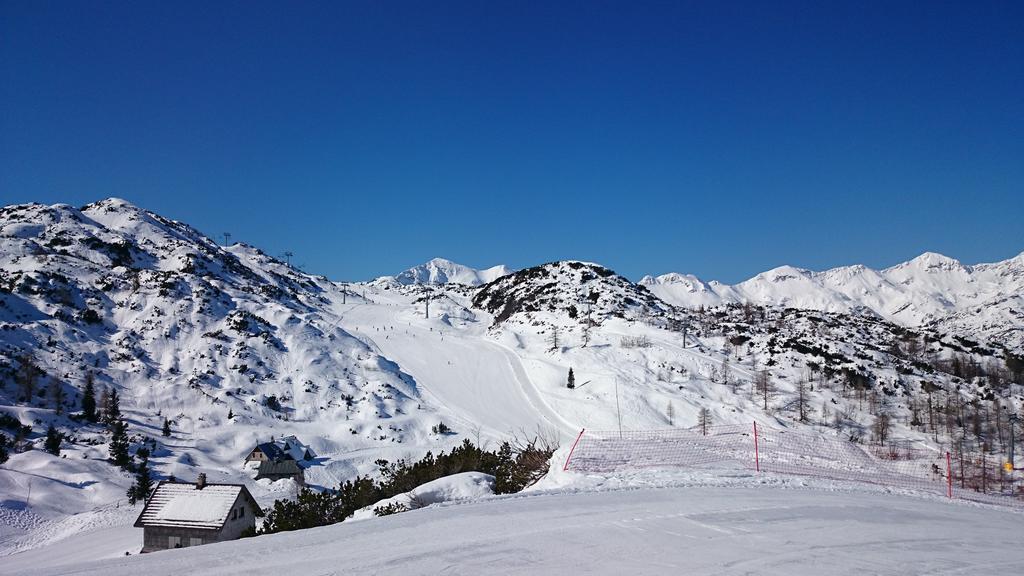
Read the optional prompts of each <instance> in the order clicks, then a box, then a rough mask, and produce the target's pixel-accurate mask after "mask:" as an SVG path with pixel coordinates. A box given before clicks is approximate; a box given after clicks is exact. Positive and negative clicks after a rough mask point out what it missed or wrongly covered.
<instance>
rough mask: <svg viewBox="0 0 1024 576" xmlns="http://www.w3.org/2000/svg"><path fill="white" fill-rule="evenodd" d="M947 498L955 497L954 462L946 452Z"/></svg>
mask: <svg viewBox="0 0 1024 576" xmlns="http://www.w3.org/2000/svg"><path fill="white" fill-rule="evenodd" d="M946 497H947V498H952V497H953V460H952V458H951V457H950V455H949V452H946Z"/></svg>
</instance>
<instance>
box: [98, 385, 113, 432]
mask: <svg viewBox="0 0 1024 576" xmlns="http://www.w3.org/2000/svg"><path fill="white" fill-rule="evenodd" d="M109 406H110V389H109V388H104V389H103V391H102V392H100V403H99V409H98V410H97V411H96V420H97V421H98V422H103V423H104V424H107V408H108V407H109Z"/></svg>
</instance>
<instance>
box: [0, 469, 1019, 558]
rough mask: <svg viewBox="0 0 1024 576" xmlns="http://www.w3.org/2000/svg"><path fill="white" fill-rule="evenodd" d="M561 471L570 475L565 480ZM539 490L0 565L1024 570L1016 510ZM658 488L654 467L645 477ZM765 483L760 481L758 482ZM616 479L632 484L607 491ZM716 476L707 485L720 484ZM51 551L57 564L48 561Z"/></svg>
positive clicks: (843, 498)
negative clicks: (145, 548)
mask: <svg viewBox="0 0 1024 576" xmlns="http://www.w3.org/2000/svg"><path fill="white" fill-rule="evenodd" d="M563 480H565V479H563ZM578 480H579V485H580V486H587V489H586V490H585V491H566V490H564V489H563V490H559V491H537V492H533V493H528V494H525V495H517V496H511V497H491V498H486V499H484V500H479V501H474V502H469V503H458V504H442V505H435V506H430V507H427V508H422V509H419V510H413V511H411V512H406V513H402V514H398V515H393V516H387V517H383V518H373V519H369V520H366V521H361V522H351V521H350V522H345V523H342V524H336V525H333V526H327V527H323V528H316V529H312V530H303V531H297V532H291V533H284V534H276V535H271V536H264V537H259V538H252V539H246V540H241V541H235V542H227V543H223V544H210V545H206V546H200V547H196V548H186V549H181V550H171V551H165V552H156V553H153V554H147V555H143V556H130V557H120V558H116V559H111V560H105V561H99V562H90V563H77V564H72V565H68V564H65V565H62V566H61V565H55V566H44V565H41V563H42V562H45V561H46V559H44V558H39V557H35V558H32V561H33V562H32V563H27V562H24V561H23V560H24V558H21V557H19V556H21V555H15V556H12V557H9V558H6V559H5V564H4V566H3V567H2V569H0V570H2V571H3V572H4V573H5V574H76V575H86V574H95V575H103V576H121V575H123V576H136V575H138V574H145V575H146V576H160V575H168V576H170V575H175V576H177V575H182V574H204V575H211V576H216V575H228V574H231V575H237V574H246V575H247V576H261V575H267V576H278V575H280V574H318V575H326V574H339V575H340V574H481V573H482V574H785V575H787V576H799V575H803V574H815V575H816V574H857V575H864V574H901V575H902V574H1021V573H1024V548H1022V547H1021V540H1020V530H1021V526H1022V525H1024V524H1022V522H1024V515H1022V514H1020V513H1019V512H1015V511H1012V510H1009V509H999V508H991V507H982V506H977V505H968V504H963V503H957V502H946V501H941V500H937V499H928V498H922V497H917V496H909V495H897V494H886V493H883V492H877V491H870V490H860V489H851V488H849V487H846V488H841V487H836V486H832V487H827V486H817V487H814V488H807V487H803V486H800V483H799V482H796V483H793V482H792V481H789V480H779V479H774V480H773V479H770V478H762V479H758V478H755V477H750V476H748V477H744V476H739V477H734V478H732V479H731V480H730V479H729V478H724V477H723V478H719V479H718V482H705V483H703V484H701V483H695V484H692V485H675V486H665V487H639V486H641V485H642V484H643V483H644V482H645V480H643V479H638V478H629V479H621V478H620V479H615V480H614V481H613V480H612V479H607V478H603V479H595V478H579V479H578ZM660 481H662V479H659V478H658V476H657V474H655V475H653V476H649V477H648V478H647V479H646V482H649V483H654V484H657V483H658V482H660ZM758 482H764V483H763V484H757V483H758ZM616 483H625V484H627V485H631V486H632V487H631V488H628V489H613V490H608V489H606V488H608V487H609V486H613V485H615V484H616ZM716 483H717V484H718V485H714V484H716ZM58 560H59V559H58Z"/></svg>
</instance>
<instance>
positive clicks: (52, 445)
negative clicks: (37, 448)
mask: <svg viewBox="0 0 1024 576" xmlns="http://www.w3.org/2000/svg"><path fill="white" fill-rule="evenodd" d="M61 440H62V437H61V433H60V432H57V429H56V428H54V427H53V424H50V427H49V428H47V429H46V441H45V442H44V443H43V448H44V449H45V450H46V451H47V452H49V453H50V454H53V455H54V456H60V441H61Z"/></svg>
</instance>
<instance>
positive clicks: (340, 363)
mask: <svg viewBox="0 0 1024 576" xmlns="http://www.w3.org/2000/svg"><path fill="white" fill-rule="evenodd" d="M918 260H920V262H919V261H918ZM918 260H915V261H914V262H915V264H913V265H907V266H904V267H902V268H901V267H895V268H893V269H890V270H887V271H884V272H883V273H875V275H876V276H877V278H875V276H872V275H871V274H870V273H869V271H867V270H866V269H865V270H860V271H858V270H856V269H854V268H850V269H837V270H846V272H847V274H846V275H845V276H844V274H841V273H839V272H837V271H835V270H833V271H829V272H827V273H821V274H814V273H809V272H806V271H800V270H794V269H786V270H778V271H775V272H774V273H773V274H774V275H770V276H765V275H762V276H765V277H764V278H761V277H759V278H760V279H759V280H758V281H757V283H758V285H761V284H764V287H763V288H758V289H757V290H755V289H754V288H753V287H751V288H750V291H749V294H755V293H756V294H760V296H758V298H759V299H760V300H756V301H754V300H751V299H748V298H747V296H746V295H747V292H744V291H740V290H739V289H736V290H735V291H734V292H735V293H733V292H729V290H733V288H728V289H727V287H722V286H720V285H715V284H713V283H709V284H703V283H701V282H700V281H699V280H697V279H696V278H693V277H684V276H680V275H675V276H672V278H671V282H670V281H669V280H670V279H668V278H666V279H664V281H663V282H657V281H654V280H651V279H648V280H646V281H645V282H642V283H633V282H631V281H629V280H628V279H626V278H624V277H622V276H620V275H618V274H616V273H615V272H614V271H612V270H609V269H607V268H605V267H603V266H601V265H599V264H593V263H586V262H577V261H563V262H552V263H548V264H544V265H540V266H534V267H531V268H527V269H524V270H520V271H517V272H510V271H509V270H507V269H504V268H502V267H496V268H493V269H489V270H485V271H475V270H472V269H468V268H465V267H461V266H459V265H455V264H453V263H450V262H447V261H440V260H435V261H432V262H431V263H428V264H426V265H424V266H421V267H417V268H414V269H411V270H410V271H408V272H407V273H403V274H401V275H399V276H398V277H383V278H379V279H376V280H373V281H370V282H365V283H351V284H343V283H336V282H332V281H330V280H328V279H326V278H323V277H318V276H312V275H308V274H304V273H302V272H299V271H297V270H295V269H293V268H291V267H290V266H288V265H287V264H285V263H283V262H281V261H279V260H277V259H275V258H273V257H271V256H268V255H267V254H264V253H263V252H261V251H259V250H258V249H256V248H254V247H252V246H247V245H243V244H234V245H232V246H228V247H224V246H220V245H218V244H217V243H216V242H214V241H213V240H211V239H210V238H208V237H206V236H204V235H203V234H201V233H200V232H198V231H196V230H194V229H192V228H190V227H189V226H187V225H185V224H182V223H179V222H173V221H170V220H167V219H165V218H162V217H160V216H159V215H157V214H154V213H152V212H148V211H146V210H143V209H140V208H137V207H135V206H132V205H131V204H129V203H127V202H125V201H122V200H116V199H109V200H104V201H101V202H97V203H95V204H91V205H88V206H85V207H83V208H82V209H80V210H79V209H75V208H72V207H70V206H65V205H56V206H41V205H36V204H32V205H19V206H8V207H5V208H3V209H2V210H0V417H3V416H6V419H3V420H0V433H2V434H4V435H5V436H6V437H9V438H12V439H14V440H15V446H14V447H13V448H12V449H11V451H10V452H11V453H10V459H9V460H8V461H7V462H6V463H3V464H2V465H0V494H2V495H3V496H2V500H0V555H7V554H12V553H17V555H18V556H21V555H23V554H34V555H37V556H35V557H38V555H46V551H47V550H51V549H55V547H57V546H64V545H65V544H61V543H66V544H67V546H68V548H65V550H72V549H73V550H76V551H77V552H74V554H77V556H74V554H72V555H73V556H74V557H75V558H77V559H79V560H82V559H98V558H106V557H113V556H118V555H123V553H124V552H125V551H126V550H127V551H132V552H134V551H136V550H138V549H139V547H140V546H141V535H140V533H139V531H138V530H133V529H130V528H128V526H129V525H130V523H131V521H132V520H133V519H134V514H136V513H137V511H138V508H135V507H131V506H127V505H126V503H125V491H126V490H127V488H128V486H129V485H130V484H131V482H132V477H131V475H130V474H128V473H127V472H124V471H122V470H121V469H120V468H117V467H115V466H113V465H111V464H110V463H109V462H108V461H107V457H108V452H109V449H110V448H111V443H112V442H111V431H110V429H109V428H108V426H104V425H103V424H100V423H90V422H88V421H86V420H83V419H82V418H81V417H80V416H79V415H78V414H79V413H80V412H81V405H82V398H83V390H84V387H85V383H86V382H88V381H90V380H92V381H94V382H95V384H96V386H97V387H98V388H99V389H100V390H105V389H110V390H116V391H117V393H118V395H119V396H120V398H121V411H122V412H123V413H124V415H125V417H126V420H127V424H128V432H129V435H130V445H131V451H132V452H135V451H137V450H138V449H139V448H140V447H142V446H143V445H149V446H153V447H154V448H153V454H152V456H151V457H150V465H151V467H152V468H153V470H154V473H155V475H156V477H157V478H166V477H169V476H171V475H174V476H176V477H178V478H181V479H184V480H192V479H194V478H195V476H196V475H197V474H198V473H199V472H205V473H206V474H208V476H209V477H210V481H211V482H225V481H228V482H242V483H245V484H246V485H247V486H248V487H249V489H250V491H252V493H253V495H254V496H255V497H256V498H257V499H258V500H259V501H260V503H261V504H262V505H264V506H266V505H268V504H270V503H271V502H272V501H273V500H274V499H277V498H288V497H292V496H294V494H295V490H296V489H297V487H296V486H295V485H294V484H293V483H292V482H291V481H290V480H282V481H278V482H270V481H269V480H265V479H264V480H259V481H255V480H253V479H252V472H251V471H249V470H246V469H245V467H244V466H243V465H242V460H243V458H244V457H245V456H246V454H247V453H248V451H249V450H250V449H251V448H252V447H253V446H254V445H255V443H256V442H257V441H266V440H269V439H270V437H271V436H283V435H296V436H298V437H299V438H300V439H301V440H303V441H305V442H307V443H308V444H310V445H311V447H312V448H313V449H314V450H315V451H316V453H317V454H318V455H319V457H318V458H317V460H316V461H315V462H314V463H313V465H312V466H310V467H309V468H308V469H307V471H306V481H307V482H308V483H309V484H310V485H311V486H312V487H313V488H314V489H322V488H332V487H335V486H337V485H338V484H339V483H340V482H342V481H345V480H350V479H353V478H354V477H355V476H356V475H359V474H369V475H375V474H377V473H378V472H379V466H378V465H377V464H376V463H375V461H376V460H377V459H380V458H384V459H388V460H390V461H392V462H393V461H395V460H397V459H407V460H413V459H418V458H420V457H422V456H423V455H424V454H425V453H426V452H427V451H428V450H433V451H434V453H435V454H436V453H437V451H438V450H442V449H447V448H450V447H452V446H454V445H456V444H459V443H461V442H463V441H464V440H467V439H468V440H470V441H472V442H473V443H475V444H479V445H483V446H485V447H490V448H494V447H496V446H497V444H498V443H499V442H501V441H503V440H507V439H510V438H520V439H522V438H532V437H535V436H540V437H542V438H545V439H548V440H550V441H551V442H552V443H553V444H556V445H561V446H563V447H564V446H565V445H566V444H568V443H570V442H571V440H572V439H573V438H575V436H576V434H578V432H579V430H580V429H581V428H584V427H585V428H588V429H595V430H610V429H616V428H618V427H622V428H625V429H630V430H648V429H655V428H668V427H692V426H695V425H697V424H698V422H700V421H701V420H702V419H710V420H711V421H712V422H714V423H716V424H743V425H748V424H749V423H750V422H751V421H752V420H754V419H757V420H759V421H762V422H768V423H771V425H773V426H776V427H782V428H796V429H800V430H803V431H806V432H808V433H813V434H820V435H828V436H831V437H838V438H842V439H844V440H849V441H854V442H861V443H875V444H877V445H880V446H882V445H885V446H888V445H899V446H904V445H906V446H911V445H912V446H914V447H918V448H922V449H929V450H949V449H953V450H956V451H959V452H960V453H963V454H964V455H965V460H967V461H968V463H969V465H973V464H971V463H972V462H973V460H970V459H971V458H974V457H977V459H978V461H979V462H987V463H994V462H998V461H1000V459H1002V458H1004V457H1005V454H1006V452H1007V450H1008V446H1009V443H1010V442H1009V440H1010V432H1009V431H1010V426H1009V424H1008V418H1009V416H1010V415H1011V414H1013V413H1020V412H1021V411H1022V409H1024V387H1022V386H1021V384H1022V383H1024V355H1022V352H1024V351H1022V349H1021V348H1020V340H1019V339H1015V338H1016V336H1014V334H1019V332H1013V330H1012V329H1010V331H1009V332H1008V331H1007V328H1006V327H1007V326H1011V327H1012V326H1013V325H1015V324H1019V323H1020V319H1021V316H1020V314H1019V312H1018V310H1019V306H1020V296H1019V292H1013V290H1014V287H1015V286H1020V283H1021V282H1022V280H1021V274H1020V273H1019V269H1020V268H1021V267H1020V262H1019V260H1020V259H1019V258H1018V259H1015V260H1013V261H1008V262H1006V263H1001V264H994V265H982V266H975V267H971V268H967V267H963V266H960V265H958V264H956V265H954V264H952V263H950V262H948V261H947V260H945V259H941V258H937V257H935V258H932V257H929V258H926V259H924V260H922V259H918ZM822 275H830V278H831V279H829V280H828V282H827V284H828V285H829V286H832V287H833V288H829V290H832V292H822V291H821V290H819V289H818V288H815V287H816V286H819V285H824V284H823V283H826V282H825V280H823V279H822V278H823V276H822ZM842 278H846V280H842ZM856 278H860V280H857V279H856ZM865 278H869V279H872V280H870V282H869V281H868V280H865ZM967 278H970V280H969V281H968V280H967ZM858 283H859V284H858ZM877 283H881V284H878V285H879V286H884V287H885V288H884V290H883V289H878V290H875V292H874V293H876V294H884V295H886V296H885V298H884V299H881V300H879V301H878V302H874V301H873V300H870V299H869V298H868V297H867V296H863V294H866V293H867V292H871V290H868V288H870V287H876V284H877ZM971 283H973V285H976V294H975V295H974V296H967V295H954V296H944V294H946V292H948V291H949V292H950V293H952V292H955V290H954V288H955V289H957V290H959V288H957V287H959V286H961V284H971ZM840 285H842V286H845V288H843V290H845V292H842V294H846V296H843V298H846V300H842V299H839V298H840V297H839V296H835V294H840V292H839V289H838V288H836V287H837V286H840ZM673 286H676V287H678V286H688V288H686V290H687V291H688V292H687V293H688V294H689V293H691V292H692V293H693V294H702V296H699V298H703V299H704V300H700V301H699V302H698V301H697V300H694V301H693V302H692V303H696V304H697V306H694V307H692V308H689V307H685V306H679V305H677V304H679V303H684V304H685V303H687V302H686V301H685V299H683V301H681V300H680V299H678V298H676V299H673V297H672V294H671V293H670V292H671V290H670V288H672V287H673ZM752 286H753V285H752ZM788 286H797V287H802V288H799V289H790V288H787V287H788ZM855 286H862V287H865V286H866V287H865V288H864V290H865V291H866V292H863V293H862V292H858V290H860V288H856V287H855ZM872 289H874V288H872ZM890 289H891V290H892V292H891V293H890V292H889V290H890ZM744 290H746V288H745V289H744ZM666 291H668V292H666ZM833 292H834V293H835V294H833ZM911 292H912V293H913V295H914V298H916V299H921V300H920V302H921V303H915V304H914V308H913V310H914V312H913V313H912V314H911V313H909V312H908V313H907V314H904V316H906V317H907V318H913V319H914V323H913V325H908V324H907V322H909V320H907V321H906V322H904V321H903V316H900V314H902V312H895V311H894V310H896V309H895V308H891V306H893V305H894V303H895V302H896V301H897V296H896V295H901V294H902V295H906V294H909V293H911ZM1001 292H1006V293H1007V294H1005V295H1004V297H1002V299H997V300H992V299H987V298H989V296H988V295H994V294H996V293H1001ZM794 293H799V294H806V298H803V297H802V298H803V299H802V300H801V302H802V303H803V304H800V305H798V303H797V302H795V301H794V300H785V299H786V298H791V297H792V296H787V294H794ZM847 293H849V294H847ZM724 294H732V295H731V296H728V297H726V296H723V295H724ZM850 294H862V296H863V297H862V298H861V300H860V301H859V302H860V303H856V304H855V303H854V302H853V299H852V296H850ZM956 294H960V293H959V292H957V293H956ZM890 296H891V297H890ZM926 296H927V297H926ZM901 297H902V296H901ZM694 298H697V296H694ZM929 298H930V300H929ZM943 298H946V299H947V300H948V301H949V305H950V306H954V305H955V307H957V311H955V312H954V313H951V314H946V315H943V316H941V317H939V316H938V314H939V312H938V311H939V310H940V308H938V307H937V306H938V304H936V303H937V302H939V303H941V301H942V299H943ZM992 298H996V297H995V296H992ZM780 299H781V300H783V301H780V302H776V300H780ZM882 300H884V302H883V301H882ZM734 301H735V302H734ZM760 301H765V302H767V301H771V304H772V305H760V304H757V302H760ZM833 301H835V302H839V303H843V305H842V306H839V305H838V304H836V305H835V306H833V303H832V302H833ZM738 302H742V303H738ZM865 302H872V303H873V304H872V305H878V306H881V307H882V308H883V309H885V310H888V311H889V312H891V314H890V316H892V317H893V318H896V316H899V317H898V318H896V319H897V320H900V321H899V322H896V321H892V320H889V319H888V318H889V317H890V316H886V314H882V313H880V312H879V313H876V312H875V311H874V308H872V307H871V306H868V305H867V304H865ZM915 302H916V301H915ZM775 304H780V305H775ZM781 304H785V305H788V306H791V307H789V308H787V307H786V306H784V305H781ZM883 304H884V306H883ZM943 310H944V309H943ZM919 313H920V314H919ZM928 314H932V316H928ZM929 318H930V320H929ZM165 420H168V421H169V422H170V430H169V435H167V436H164V435H163V434H162V430H161V428H162V425H163V423H164V421H165ZM442 423H443V424H444V425H445V426H444V427H441V426H439V425H440V424H442ZM50 425H53V426H54V427H55V429H56V430H57V431H59V432H61V433H63V434H64V440H63V442H62V443H61V455H60V456H55V455H52V454H49V453H47V452H45V451H44V450H42V449H41V448H43V447H44V444H45V439H44V433H45V431H46V429H47V427H48V426H50ZM26 427H27V431H26ZM1021 432H1024V431H1022V430H1020V427H1018V428H1017V433H1018V436H1017V437H1018V438H1019V437H1020V433H1021ZM577 480H579V481H580V482H583V483H584V484H585V483H586V482H584V480H583V479H577ZM538 500H539V501H543V500H544V499H543V498H539V499H538ZM647 504H650V502H647ZM567 505H571V504H567ZM624 505H625V504H624ZM500 506H504V504H501V505H499V508H498V509H497V511H498V512H497V513H503V510H504V509H502V508H500ZM598 506H600V505H598ZM780 513H781V512H780ZM416 514H418V513H415V514H410V517H412V518H416V517H417V516H416ZM419 517H420V518H422V517H423V516H419ZM605 518H606V519H608V521H609V522H612V520H611V519H610V518H608V517H605ZM397 522H399V524H397V525H402V524H401V523H404V522H407V520H405V519H403V520H398V521H397ZM474 526H477V527H482V525H474ZM345 530H348V528H346V529H345ZM346 534H347V533H346ZM346 537H348V536H346ZM697 537H699V536H697ZM264 539H265V537H260V540H261V541H262V540H264ZM269 541H274V540H273V539H270V540H269ZM238 546H242V544H238ZM240 549H241V548H240ZM188 553H189V554H198V553H199V552H192V551H189V552H188ZM182 557H188V556H182ZM147 561H148V560H147ZM131 562H135V560H132V561H131ZM369 565H372V564H369ZM97 569H99V568H97Z"/></svg>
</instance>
